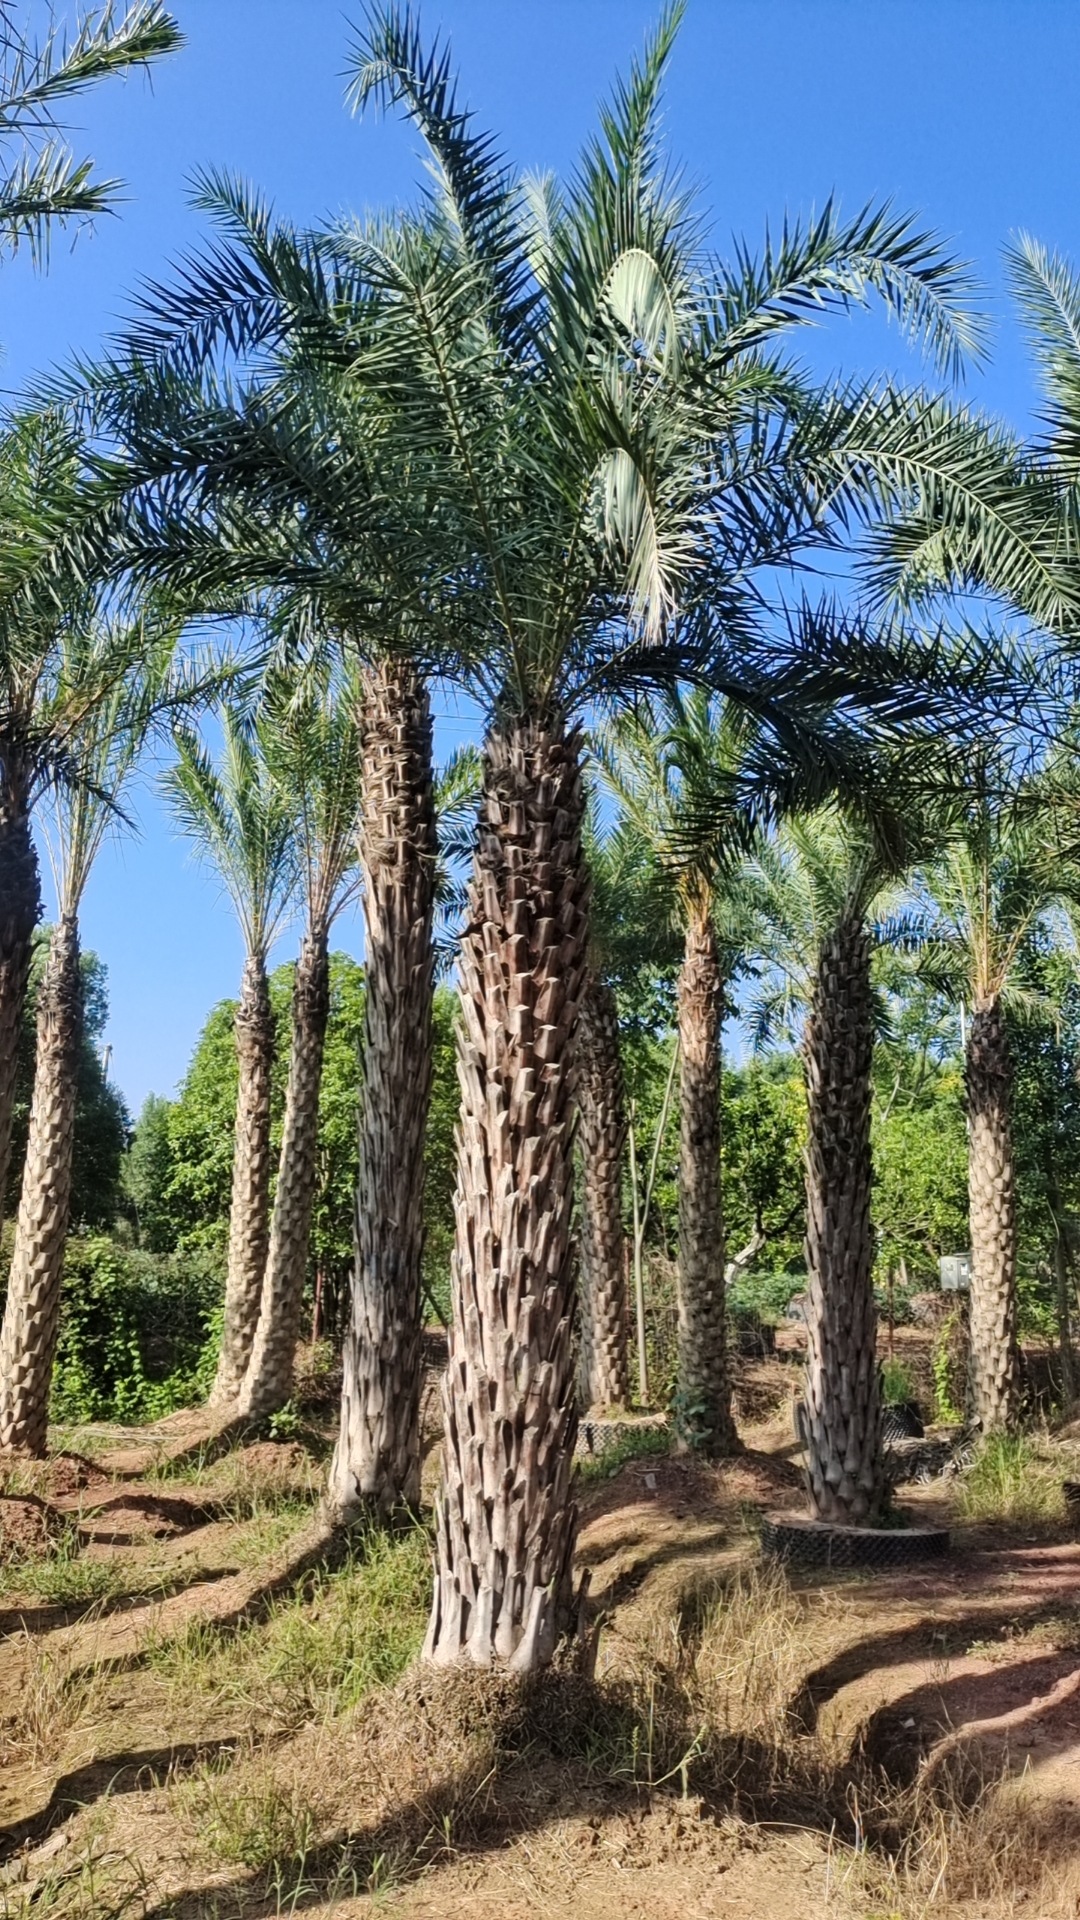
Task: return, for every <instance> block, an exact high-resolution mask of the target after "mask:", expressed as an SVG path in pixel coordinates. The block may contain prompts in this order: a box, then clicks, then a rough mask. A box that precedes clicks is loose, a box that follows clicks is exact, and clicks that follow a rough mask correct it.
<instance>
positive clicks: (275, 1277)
mask: <svg viewBox="0 0 1080 1920" xmlns="http://www.w3.org/2000/svg"><path fill="white" fill-rule="evenodd" d="M329 1014H330V960H329V953H328V936H327V933H326V930H325V928H323V929H321V930H319V931H317V932H315V933H310V932H309V933H308V934H307V935H306V937H305V939H304V943H303V946H302V947H301V949H300V957H299V959H298V960H297V963H296V975H295V979H294V981H293V996H292V1041H291V1049H290V1054H289V1081H288V1086H287V1088H286V1092H285V1119H284V1124H283V1127H282V1134H281V1153H280V1155H279V1158H278V1177H277V1187H276V1189H275V1193H274V1213H273V1219H272V1222H271V1226H270V1251H269V1254H268V1256H267V1261H266V1273H265V1275H264V1277H263V1288H262V1301H261V1304H260V1307H259V1321H258V1326H257V1327H256V1330H255V1340H254V1344H253V1346H252V1349H251V1358H250V1360H249V1361H248V1366H247V1372H246V1373H245V1375H244V1378H243V1380H242V1382H241V1385H240V1393H239V1397H238V1401H237V1409H238V1411H239V1412H240V1413H242V1414H249V1415H251V1416H252V1417H253V1418H255V1419H261V1418H262V1417H263V1416H265V1415H266V1414H269V1413H276V1412H277V1410H278V1408H279V1407H283V1406H284V1405H285V1402H286V1401H287V1400H288V1399H289V1396H290V1395H291V1393H292V1389H293V1359H294V1355H295V1353H296V1341H297V1336H298V1334H299V1332H300V1310H301V1307H302V1305H303V1299H304V1281H305V1280H306V1278H307V1263H308V1247H309V1245H310V1243H311V1210H312V1207H313V1205H314V1202H315V1181H316V1177H317V1173H318V1157H319V1089H320V1087H321V1085H322V1066H323V1049H324V1047H325V1045H326V1023H327V1020H328V1018H329Z"/></svg>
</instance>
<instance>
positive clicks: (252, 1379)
mask: <svg viewBox="0 0 1080 1920" xmlns="http://www.w3.org/2000/svg"><path fill="white" fill-rule="evenodd" d="M258 734H259V743H260V746H261V749H262V752H263V755H264V758H265V761H266V765H267V768H268V770H269V774H270V777H271V778H272V779H273V780H274V781H275V782H276V783H277V786H278V788H279V790H280V792H281V794H282V796H283V798H284V801H285V805H286V808H287V810H288V812H289V814H290V816H291V819H292V823H293V837H294V843H295V847H296V853H297V858H298V862H299V868H300V879H301V886H302V891H303V897H304V906H305V915H306V922H305V927H304V934H303V939H302V942H301V947H300V956H299V959H298V960H297V963H296V974H295V978H294V981H293V997H292V1044H291V1051H290V1057H289V1078H288V1085H287V1088H286V1092H285V1119H284V1124H283V1128H282V1136H281V1151H280V1155H279V1159H278V1176H277V1186H276V1188H275V1191H274V1208H273V1216H272V1221H271V1226H270V1243H269V1251H268V1254H267V1261H266V1271H265V1274H264V1276H263V1282H262V1297H261V1302H260V1305H259V1317H258V1323H257V1325H256V1329H255V1337H254V1340H253V1343H252V1348H251V1353H250V1356H249V1358H248V1362H247V1366H246V1368H245V1371H244V1376H243V1379H242V1380H241V1383H240V1390H239V1394H238V1396H237V1409H238V1411H239V1412H240V1413H242V1414H251V1415H254V1416H255V1417H262V1416H263V1415H266V1414H269V1413H274V1412H276V1411H277V1409H278V1408H279V1407H283V1406H284V1405H285V1403H286V1401H287V1400H288V1399H289V1396H290V1394H291V1393H292V1383H293V1355H294V1352H295V1349H296V1340H297V1335H298V1333H299V1329H300V1309H301V1305H302V1302H303V1293H304V1282H305V1280H306V1278H307V1262H308V1246H309V1242H310V1237H311V1210H312V1206H313V1203H314V1198H315V1182H316V1176H317V1172H318V1145H319V1089H320V1085H321V1081H322V1059H323V1046H324V1043H325V1040H326V1023H327V1019H328V1017H329V1012H330V931H331V928H332V926H333V924H334V920H335V919H336V917H337V915H338V914H339V913H340V912H341V911H342V909H343V907H344V906H345V905H346V904H347V903H348V900H349V899H350V897H351V895H352V893H353V892H354V890H355V865H356V828H357V815H358V799H359V786H360V765H361V763H360V752H359V729H358V725H357V695H356V690H355V688H353V687H350V686H349V685H347V684H346V685H341V684H335V683H334V681H333V680H332V679H331V680H330V682H329V683H328V684H324V685H323V686H321V687H319V686H315V687H313V686H311V685H310V684H306V683H305V681H304V680H303V679H301V682H300V684H299V686H297V685H296V684H295V682H294V681H290V680H289V679H288V678H285V679H282V678H280V677H274V678H272V679H271V681H270V684H269V686H268V688H267V690H266V695H265V698H264V703H263V709H262V714H261V717H260V721H259V726H258Z"/></svg>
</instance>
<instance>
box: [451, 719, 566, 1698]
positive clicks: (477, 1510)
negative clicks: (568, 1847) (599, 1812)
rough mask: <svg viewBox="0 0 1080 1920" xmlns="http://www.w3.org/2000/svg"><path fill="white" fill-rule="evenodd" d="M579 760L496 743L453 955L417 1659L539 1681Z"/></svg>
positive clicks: (555, 736)
mask: <svg viewBox="0 0 1080 1920" xmlns="http://www.w3.org/2000/svg"><path fill="white" fill-rule="evenodd" d="M581 818H582V784H581V773H580V766H579V745H578V739H577V736H576V735H573V734H572V735H570V736H569V737H568V736H567V735H566V734H565V733H564V732H563V729H562V728H561V726H559V725H557V724H553V725H550V726H545V725H541V724H540V723H538V722H535V723H534V722H530V721H528V720H516V721H507V722H504V723H503V724H502V725H499V726H496V727H495V728H493V730H492V732H491V734H490V735H489V737H488V741H487V743H486V746H485V751H484V793H483V801H482V805H481V815H480V821H479V824H478V830H477V846H476V855H475V860H474V866H473V877H472V881H471V885H470V890H469V909H468V916H467V924H466V929H465V933H464V936H463V941H462V952H461V1007H462V1024H461V1029H460V1034H459V1055H458V1071H459V1075H460V1080H461V1123H460V1130H459V1135H458V1175H457V1191H456V1194H455V1201H454V1207H455V1225H456V1237H455V1244H454V1254H453V1268H452V1273H453V1318H452V1323H451V1328H450V1361H449V1366H448V1368H447V1371H446V1375H445V1378H444V1381H443V1417H444V1445H443V1474H444V1482H443V1488H442V1492H441V1495H440V1498H439V1501H438V1506H437V1512H436V1528H435V1534H436V1552H437V1569H436V1576H435V1594H434V1599H433V1602H432V1611H431V1620H430V1623H429V1626H428V1634H427V1640H426V1643H425V1649H424V1651H425V1657H426V1658H427V1659H429V1660H432V1661H435V1662H436V1663H437V1664H439V1665H450V1664H453V1663H456V1662H463V1663H472V1664H474V1665H476V1666H479V1667H489V1666H492V1665H494V1664H502V1665H505V1666H508V1667H510V1668H512V1669H514V1670H517V1671H521V1672H531V1671H534V1670H536V1669H538V1668H541V1667H543V1666H545V1665H546V1664H547V1663H548V1662H549V1661H550V1659H551V1657H552V1654H553V1652H554V1650H555V1647H556V1645H557V1643H558V1641H559V1640H560V1639H561V1637H562V1636H563V1635H564V1634H565V1633H566V1632H567V1631H568V1629H569V1627H570V1625H571V1620H572V1612H573V1605H574V1594H573V1583H572V1556H573V1550H574V1540H575V1535H576V1531H577V1508H576V1506H575V1503H574V1501H573V1499H572V1497H571V1478H572V1472H573V1455H574V1441H575V1438H576V1433H577V1408H576V1396H575V1393H574V1377H573V1375H574V1362H573V1343H572V1331H573V1311H574V1259H573V1206H574V1180H573V1160H574V1151H573V1133H574V1099H575V1090H574V1077H575V1074H574V1066H575V1063H574V1053H575V1027H576V1024H577V1015H578V1008H579V1006H580V1002H581V997H582V992H583V989H584V976H585V949H586V932H587V929H586V903H587V893H588V882H587V877H586V872H585V867H584V863H583V859H582V851H581Z"/></svg>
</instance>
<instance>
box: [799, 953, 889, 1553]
mask: <svg viewBox="0 0 1080 1920" xmlns="http://www.w3.org/2000/svg"><path fill="white" fill-rule="evenodd" d="M870 951H871V949H870V938H869V935H868V933H867V931H866V929H865V927H864V926H863V923H862V921H861V919H859V918H858V917H857V916H855V915H850V916H848V917H846V918H844V919H843V920H841V921H840V923H839V925H838V926H837V927H836V928H835V930H834V932H833V933H832V935H831V936H830V937H829V938H828V939H827V940H826V941H825V942H824V944H823V946H822V949H821V954H820V956H819V960H818V971H817V979H816V981H815V985H814V994H813V1001H812V1004H811V1008H810V1015H809V1018H808V1020H807V1023H806V1033H805V1038H804V1043H803V1045H804V1059H805V1066H806V1093H807V1107H808V1115H807V1118H808V1141H807V1150H806V1265H807V1270H808V1274H809V1279H808V1283H807V1333H808V1336H809V1346H808V1352H807V1359H806V1441H807V1446H806V1474H807V1488H808V1492H809V1496H810V1504H811V1507H812V1509H813V1511H814V1513H815V1514H816V1515H817V1516H818V1518H819V1519H821V1520H828V1521H832V1522H834V1523H836V1524H839V1525H844V1526H854V1525H860V1524H863V1525H873V1524H874V1523H875V1521H876V1520H877V1519H878V1518H879V1517H880V1511H881V1506H882V1501H883V1498H884V1470H883V1458H882V1446H881V1404H880V1390H879V1383H878V1366H877V1315H876V1312H875V1307H874V1288H873V1259H874V1247H873V1235H872V1230H871V1225H870V1188H871V1182H872V1159H871V1148H870V1096H871V1086H870V1069H871V1063H872V1058H873V1047H874V1026H873V1004H872V999H871V986H870Z"/></svg>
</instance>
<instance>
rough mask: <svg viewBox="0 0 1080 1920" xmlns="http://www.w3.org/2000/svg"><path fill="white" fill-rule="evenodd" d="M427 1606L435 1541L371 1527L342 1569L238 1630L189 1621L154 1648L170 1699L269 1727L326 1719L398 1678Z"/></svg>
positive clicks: (414, 1647) (414, 1648) (416, 1531)
mask: <svg viewBox="0 0 1080 1920" xmlns="http://www.w3.org/2000/svg"><path fill="white" fill-rule="evenodd" d="M430 1601H431V1543H430V1539H429V1537H428V1535H427V1533H426V1532H425V1531H424V1530H423V1529H422V1528H420V1527H414V1528H411V1529H410V1530H409V1532H407V1533H404V1534H389V1533H383V1532H380V1531H377V1530H375V1529H372V1531H371V1532H370V1533H368V1534H366V1535H364V1536H362V1537H361V1539H360V1540H359V1541H358V1542H357V1544H356V1547H355V1549H354V1551H353V1553H352V1554H351V1555H350V1557H349V1559H348V1561H347V1562H346V1564H345V1565H344V1566H342V1567H337V1568H335V1569H333V1570H329V1569H327V1570H325V1571H322V1572H320V1573H318V1574H317V1575H315V1576H314V1577H313V1578H312V1579H309V1580H308V1581H307V1582H306V1583H305V1586H304V1590H303V1592H302V1593H297V1594H294V1595H290V1596H289V1598H288V1599H282V1600H278V1601H276V1602H275V1603H274V1604H273V1606H272V1608H271V1610H270V1612H269V1614H268V1615H267V1616H266V1617H265V1618H264V1619H263V1620H260V1621H252V1622H246V1623H245V1624H244V1625H243V1626H241V1627H240V1628H239V1629H235V1628H232V1629H226V1628H220V1627H216V1626H214V1625H213V1624H211V1623H208V1622H206V1621H199V1620H193V1621H192V1622H191V1623H190V1624H189V1625H188V1627H187V1629H186V1631H185V1632H184V1633H183V1634H181V1635H180V1636H179V1637H178V1638H177V1639H174V1640H167V1641H163V1642H161V1643H160V1644H159V1645H157V1646H152V1647H151V1648H150V1649H149V1658H150V1662H151V1664H152V1666H153V1667H154V1668H155V1669H156V1671H157V1672H158V1673H159V1675H160V1677H161V1680H162V1682H163V1684H164V1685H165V1687H166V1688H167V1689H168V1691H169V1692H170V1693H174V1694H176V1695H179V1696H180V1697H181V1698H182V1699H183V1700H184V1701H185V1702H186V1703H193V1702H196V1701H200V1700H201V1701H202V1702H203V1704H204V1705H206V1706H207V1707H209V1706H211V1705H212V1706H213V1707H215V1708H222V1707H224V1708H225V1710H226V1711H227V1712H228V1713H230V1714H233V1715H235V1718H236V1720H237V1723H238V1724H239V1725H241V1726H250V1727H251V1728H252V1729H257V1730H259V1731H265V1730H267V1729H268V1728H271V1727H273V1728H295V1727H299V1726H303V1725H306V1724H307V1723H309V1722H311V1721H315V1722H319V1723H321V1722H324V1721H326V1720H330V1719H332V1718H334V1716H335V1715H337V1714H339V1713H344V1712H347V1711H348V1709H349V1708H350V1707H354V1706H355V1705H356V1704H357V1702H358V1701H360V1700H362V1699H363V1697H364V1695H365V1694H366V1693H368V1692H370V1690H371V1688H372V1687H375V1686H379V1685H382V1684H385V1683H386V1682H388V1681H392V1680H395V1679H396V1678H397V1676H398V1674H399V1673H401V1672H402V1670H403V1669H404V1668H405V1667H406V1666H407V1665H408V1663H409V1661H410V1660H411V1659H412V1658H413V1657H414V1655H415V1654H416V1653H417V1652H418V1651H419V1647H420V1643H421V1640H422V1639H423V1635H424V1628H425V1625H426V1623H427V1614H428V1607H429V1605H430Z"/></svg>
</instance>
